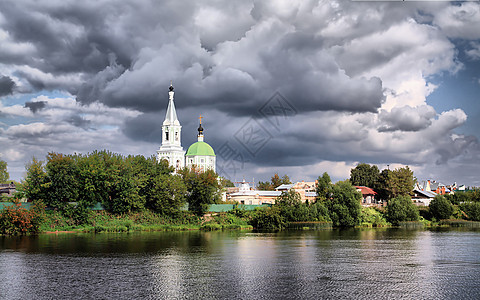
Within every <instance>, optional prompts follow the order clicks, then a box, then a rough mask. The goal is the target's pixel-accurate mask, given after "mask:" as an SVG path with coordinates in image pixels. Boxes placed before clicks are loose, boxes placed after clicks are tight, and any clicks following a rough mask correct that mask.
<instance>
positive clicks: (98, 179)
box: [21, 151, 220, 221]
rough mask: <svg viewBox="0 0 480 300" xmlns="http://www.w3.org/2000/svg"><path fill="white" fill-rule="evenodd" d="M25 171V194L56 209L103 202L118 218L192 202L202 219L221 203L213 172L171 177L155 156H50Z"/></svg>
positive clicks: (164, 163) (185, 171)
mask: <svg viewBox="0 0 480 300" xmlns="http://www.w3.org/2000/svg"><path fill="white" fill-rule="evenodd" d="M26 170H27V173H26V177H25V179H24V181H23V184H22V187H21V191H22V192H23V194H24V196H25V197H26V198H28V199H29V200H31V201H33V202H37V201H41V202H43V203H44V204H45V205H47V206H49V207H52V208H55V209H58V210H68V209H70V210H71V209H74V210H76V211H77V212H82V211H86V210H88V208H90V207H92V206H94V205H95V204H96V203H97V202H100V203H102V205H103V206H104V207H105V209H106V210H107V211H109V212H112V213H116V214H123V213H129V212H132V211H138V210H142V209H150V210H152V211H155V212H157V213H160V214H165V215H172V214H175V213H177V212H179V210H180V209H181V208H182V207H184V205H185V204H186V203H188V204H189V210H191V211H193V212H195V213H196V214H198V215H202V214H203V213H204V212H205V211H206V209H207V208H208V205H209V204H211V203H216V202H218V201H219V192H220V189H219V184H218V182H217V176H216V173H215V172H213V171H211V170H208V171H206V172H200V171H199V170H195V169H187V168H185V169H183V170H180V171H178V174H172V172H173V171H174V169H173V168H172V167H170V166H168V163H167V161H164V160H162V161H160V162H159V163H158V162H157V160H156V158H155V157H153V156H152V157H150V158H145V157H144V156H141V155H137V156H131V155H130V156H122V155H119V154H114V153H112V152H109V151H94V152H92V153H89V154H86V155H81V154H74V155H64V154H59V153H49V154H48V155H47V157H46V160H45V161H40V160H37V159H35V158H34V159H33V160H32V162H30V163H29V164H27V166H26ZM71 202H75V205H74V206H73V208H72V205H70V204H69V203H71ZM79 221H80V220H79Z"/></svg>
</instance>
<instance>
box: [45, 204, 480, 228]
mask: <svg viewBox="0 0 480 300" xmlns="http://www.w3.org/2000/svg"><path fill="white" fill-rule="evenodd" d="M250 221H251V216H249V215H244V216H237V215H236V214H235V213H229V212H222V213H215V214H209V215H206V216H204V217H197V216H195V215H193V214H190V213H188V212H182V213H179V214H177V215H175V216H172V217H167V216H163V215H159V214H156V213H153V212H151V211H148V210H145V211H141V212H136V213H130V214H123V215H115V214H111V213H108V212H105V211H92V212H90V213H89V217H88V222H87V223H86V224H82V225H76V224H74V220H73V219H71V218H67V217H65V216H64V215H62V214H61V213H59V212H56V211H50V212H47V213H46V214H45V218H44V221H43V222H42V224H41V226H40V233H48V234H58V233H79V232H84V233H89V232H90V233H93V232H94V233H101V232H137V231H188V230H205V231H212V230H251V229H254V228H253V226H252V225H251V224H250ZM355 227H356V228H381V227H383V228H394V227H400V228H407V229H421V228H436V227H468V228H480V222H475V221H467V220H441V221H439V222H432V221H429V220H425V219H423V218H421V220H420V221H411V222H401V223H400V224H398V226H393V225H392V224H390V223H388V222H386V221H378V220H376V221H373V222H372V220H370V222H367V220H364V222H362V223H361V225H358V226H355ZM286 228H287V229H303V230H324V229H327V230H328V229H332V228H334V227H333V225H332V222H323V221H316V222H289V223H288V224H287V226H286Z"/></svg>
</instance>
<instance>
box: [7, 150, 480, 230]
mask: <svg viewBox="0 0 480 300" xmlns="http://www.w3.org/2000/svg"><path fill="white" fill-rule="evenodd" d="M359 166H360V167H361V168H359V167H358V166H357V168H355V169H352V178H350V179H349V180H345V181H339V182H337V183H332V182H331V180H330V176H329V175H328V174H327V173H326V172H325V173H324V174H323V175H322V176H319V177H318V183H317V186H316V193H317V197H316V199H315V201H311V202H310V203H309V202H308V201H307V202H302V201H301V198H300V196H299V194H298V193H296V192H295V191H294V190H290V191H288V192H284V193H283V194H282V195H281V196H279V197H278V199H277V200H276V204H275V205H272V206H269V207H261V208H256V209H255V210H247V209H245V208H242V207H241V206H238V207H237V208H235V209H233V210H231V211H228V212H221V213H211V212H208V209H209V206H210V205H211V204H215V203H220V193H221V191H222V189H223V188H224V187H225V186H227V185H228V186H231V182H229V181H228V180H220V181H219V180H217V174H215V173H214V172H213V171H206V172H200V171H199V170H197V169H194V168H193V169H187V168H184V169H182V170H178V171H177V172H176V173H173V171H174V170H173V168H171V167H169V166H168V163H167V162H166V161H160V162H157V161H156V159H155V157H150V158H145V157H143V156H126V157H125V156H121V155H118V154H113V153H111V152H108V151H95V152H93V153H90V154H87V155H79V154H74V155H63V154H58V153H49V154H48V155H47V157H46V160H45V161H39V160H37V159H35V158H34V159H33V160H32V162H30V163H29V164H27V166H26V171H27V172H26V177H25V179H24V180H23V181H22V183H21V185H20V188H19V193H18V195H17V197H20V198H27V199H29V200H30V201H32V202H33V206H32V208H31V209H30V210H27V209H25V208H24V207H22V206H21V205H20V203H14V204H13V205H11V206H7V207H6V208H4V209H3V210H0V233H1V234H8V235H17V234H36V233H39V232H57V231H68V232H70V231H82V232H131V231H158V230H199V229H200V230H221V229H259V230H279V229H286V228H301V229H306V228H316V229H318V228H332V227H336V228H345V227H386V226H403V227H416V226H422V227H423V226H448V225H449V224H450V225H451V226H474V223H469V222H470V221H480V198H479V195H480V193H478V191H473V192H469V193H464V194H463V193H462V194H460V193H458V195H457V194H455V195H449V196H447V197H444V196H437V197H435V199H434V200H433V201H432V202H431V204H430V207H421V208H419V207H417V206H416V205H415V204H414V203H413V202H412V200H411V198H410V194H411V192H412V190H413V183H414V177H413V172H412V171H411V170H410V169H408V167H406V168H400V169H396V170H393V171H390V170H383V171H382V172H381V173H380V172H379V171H378V169H377V168H376V167H375V168H373V167H369V166H368V165H367V166H365V164H361V165H359ZM372 174H373V175H372ZM272 178H275V177H272ZM277 179H278V181H282V180H283V181H284V182H289V178H288V176H286V175H285V176H284V177H283V178H282V179H280V178H277ZM367 179H368V180H367ZM273 181H274V180H273V179H272V184H271V185H272V186H273V185H274V182H273ZM283 181H282V182H283ZM355 183H357V184H358V183H363V184H372V185H374V186H377V188H378V190H380V191H381V193H382V194H384V197H385V198H383V199H387V201H388V204H387V205H386V207H362V206H361V201H362V195H361V194H360V193H359V192H358V191H357V190H356V188H355V186H354V184H355ZM264 185H265V186H267V185H268V186H270V185H269V184H268V183H265V184H264ZM97 203H101V204H102V206H103V208H105V210H92V208H93V207H94V206H95V205H96V204H97ZM46 207H47V208H48V209H45V208H46ZM186 207H188V210H186ZM465 224H468V225H465ZM472 224H473V225H472ZM479 224H480V223H479ZM475 226H476V225H475Z"/></svg>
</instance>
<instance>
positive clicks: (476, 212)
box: [460, 202, 480, 221]
mask: <svg viewBox="0 0 480 300" xmlns="http://www.w3.org/2000/svg"><path fill="white" fill-rule="evenodd" d="M460 209H461V210H463V211H464V212H465V214H466V217H467V219H468V220H472V221H480V202H466V203H462V204H460Z"/></svg>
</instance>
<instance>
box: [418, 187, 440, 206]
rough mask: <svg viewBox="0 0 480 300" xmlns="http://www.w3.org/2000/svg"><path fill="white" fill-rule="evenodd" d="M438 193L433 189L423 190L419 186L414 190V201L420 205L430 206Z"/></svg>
mask: <svg viewBox="0 0 480 300" xmlns="http://www.w3.org/2000/svg"><path fill="white" fill-rule="evenodd" d="M436 195H437V193H435V192H432V191H423V190H420V189H418V188H416V189H414V190H413V196H412V201H413V203H415V204H416V205H418V206H429V205H430V202H431V201H432V200H433V198H435V196H436Z"/></svg>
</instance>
